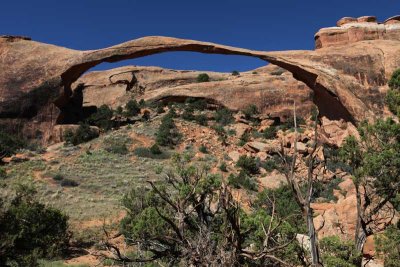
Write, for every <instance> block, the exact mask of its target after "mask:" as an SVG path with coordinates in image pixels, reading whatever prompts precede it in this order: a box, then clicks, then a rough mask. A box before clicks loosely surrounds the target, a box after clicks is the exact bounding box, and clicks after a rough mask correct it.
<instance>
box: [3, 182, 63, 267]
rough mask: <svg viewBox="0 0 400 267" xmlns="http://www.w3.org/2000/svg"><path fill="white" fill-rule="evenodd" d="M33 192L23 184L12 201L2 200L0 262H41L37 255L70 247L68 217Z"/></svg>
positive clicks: (58, 252)
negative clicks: (6, 202) (37, 197)
mask: <svg viewBox="0 0 400 267" xmlns="http://www.w3.org/2000/svg"><path fill="white" fill-rule="evenodd" d="M34 193H35V191H34V190H32V189H31V188H27V187H26V186H20V187H19V188H18V189H17V192H16V196H15V197H14V199H12V200H11V201H10V203H8V204H7V205H4V204H2V203H0V225H1V227H0V244H1V245H0V266H32V267H35V266H39V265H38V259H41V258H47V259H50V258H53V257H57V256H60V255H61V254H62V253H63V252H64V251H65V250H66V248H67V247H68V240H69V236H70V234H69V232H68V217H67V216H66V215H64V214H62V213H61V212H60V211H59V210H56V209H53V208H48V207H46V206H45V205H43V204H41V203H39V202H37V201H36V200H35V197H34Z"/></svg>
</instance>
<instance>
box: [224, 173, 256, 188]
mask: <svg viewBox="0 0 400 267" xmlns="http://www.w3.org/2000/svg"><path fill="white" fill-rule="evenodd" d="M228 184H229V185H230V186H232V187H234V188H237V189H239V188H244V189H247V190H251V191H256V190H257V183H256V182H255V181H254V180H253V179H252V178H251V177H250V176H249V175H248V174H247V173H246V172H245V171H243V170H242V171H240V172H239V174H238V175H234V174H230V175H229V176H228Z"/></svg>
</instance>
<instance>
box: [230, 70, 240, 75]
mask: <svg viewBox="0 0 400 267" xmlns="http://www.w3.org/2000/svg"><path fill="white" fill-rule="evenodd" d="M239 75H240V73H239V72H238V71H237V70H234V71H232V76H239Z"/></svg>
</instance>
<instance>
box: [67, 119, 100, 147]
mask: <svg viewBox="0 0 400 267" xmlns="http://www.w3.org/2000/svg"><path fill="white" fill-rule="evenodd" d="M98 136H99V134H98V133H97V132H96V131H95V130H93V129H91V128H90V126H89V124H86V123H83V124H80V125H79V127H78V129H77V130H76V131H75V132H73V131H71V130H69V131H66V132H65V133H64V140H65V142H66V143H67V144H72V145H74V146H76V145H79V144H82V143H85V142H88V141H90V140H92V139H94V138H97V137H98Z"/></svg>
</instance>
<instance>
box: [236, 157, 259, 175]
mask: <svg viewBox="0 0 400 267" xmlns="http://www.w3.org/2000/svg"><path fill="white" fill-rule="evenodd" d="M236 167H238V168H241V169H242V170H243V171H244V172H245V173H246V174H248V175H250V174H257V173H259V168H258V162H257V160H256V158H255V157H251V156H250V157H248V156H247V155H242V156H240V157H239V160H238V161H237V162H236Z"/></svg>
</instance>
